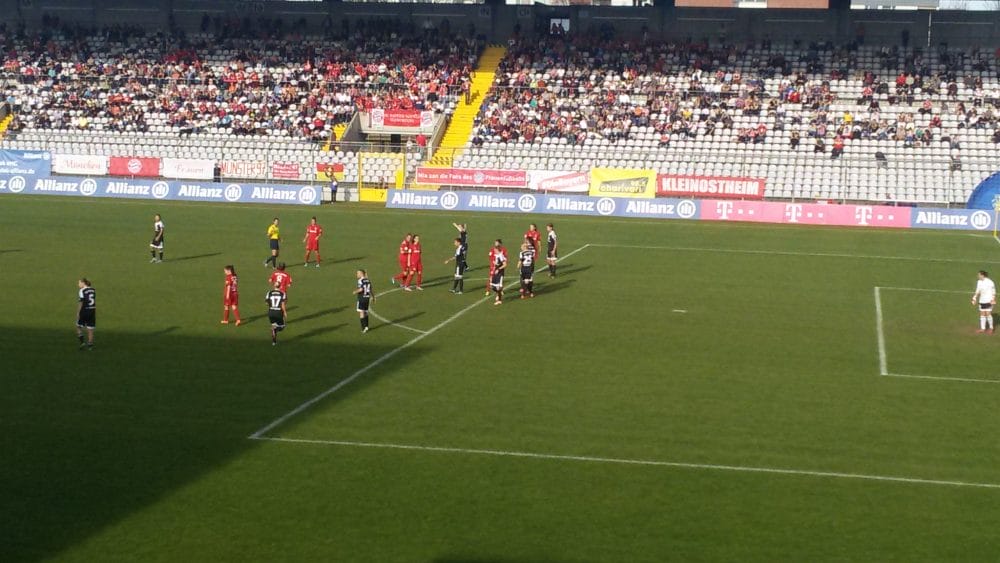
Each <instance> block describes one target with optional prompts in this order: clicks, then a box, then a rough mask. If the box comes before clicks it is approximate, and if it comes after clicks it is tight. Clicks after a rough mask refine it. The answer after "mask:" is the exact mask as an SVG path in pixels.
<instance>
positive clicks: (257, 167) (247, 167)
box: [219, 160, 267, 180]
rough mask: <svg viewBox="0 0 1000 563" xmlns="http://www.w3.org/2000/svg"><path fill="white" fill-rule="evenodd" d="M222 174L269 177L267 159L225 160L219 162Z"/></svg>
mask: <svg viewBox="0 0 1000 563" xmlns="http://www.w3.org/2000/svg"><path fill="white" fill-rule="evenodd" d="M219 170H220V174H221V175H222V177H223V178H252V179H261V180H263V179H264V178H267V161H265V160H223V161H220V162H219Z"/></svg>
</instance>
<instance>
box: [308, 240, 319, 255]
mask: <svg viewBox="0 0 1000 563" xmlns="http://www.w3.org/2000/svg"><path fill="white" fill-rule="evenodd" d="M306 250H307V251H309V252H313V251H315V252H319V241H318V240H312V239H309V240H307V241H306Z"/></svg>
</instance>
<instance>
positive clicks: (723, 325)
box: [0, 196, 1000, 563]
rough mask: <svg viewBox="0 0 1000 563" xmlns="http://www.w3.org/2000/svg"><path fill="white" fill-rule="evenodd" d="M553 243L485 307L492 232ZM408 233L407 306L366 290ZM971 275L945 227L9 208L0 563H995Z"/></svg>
mask: <svg viewBox="0 0 1000 563" xmlns="http://www.w3.org/2000/svg"><path fill="white" fill-rule="evenodd" d="M154 213H161V214H162V215H163V221H164V223H165V224H166V261H165V262H164V263H162V264H149V263H148V260H149V254H148V249H147V245H148V242H149V238H150V235H151V225H152V217H153V214H154ZM313 214H316V215H317V216H318V218H319V223H320V224H321V225H323V227H324V228H325V230H326V233H325V235H324V239H323V243H322V250H323V257H324V263H323V267H322V268H320V269H315V268H308V269H306V268H303V267H302V254H303V252H302V244H301V243H300V242H299V241H300V240H301V239H302V237H303V233H304V231H305V226H306V224H307V223H308V220H309V217H310V216H312V215H313ZM274 216H278V217H280V218H281V225H282V234H283V238H284V239H285V240H284V243H283V245H282V247H283V248H282V259H283V260H285V261H286V262H288V264H289V266H288V270H289V272H290V273H291V274H292V276H293V277H294V283H293V285H292V287H291V289H290V291H289V302H288V307H289V317H288V328H287V329H286V330H285V332H283V333H282V334H281V335H280V339H279V344H278V346H276V347H272V346H271V343H270V335H269V325H268V322H267V318H266V306H265V304H264V293H265V292H266V290H267V278H268V276H269V274H270V269H269V268H264V267H263V266H262V265H261V262H262V261H263V260H264V258H265V257H266V256H267V254H268V250H267V241H266V240H265V234H264V233H265V230H266V228H267V226H268V224H269V223H270V220H271V218H272V217H274ZM550 220H551V221H554V222H555V225H556V230H557V232H558V234H559V240H560V250H561V255H562V256H563V258H562V260H561V262H560V265H559V276H558V277H557V278H555V279H548V278H546V277H544V275H541V273H540V274H539V275H537V276H536V280H538V281H537V283H536V293H537V297H536V298H535V299H533V300H524V301H522V300H518V299H516V298H514V297H516V289H515V290H514V291H512V292H510V293H509V294H508V297H509V298H508V300H507V302H506V303H505V304H504V305H503V306H501V307H494V306H492V305H491V301H492V299H490V298H485V297H484V296H483V291H482V287H483V286H484V284H485V278H484V276H485V274H486V268H485V266H486V253H487V251H488V248H489V244H490V242H491V241H492V239H494V238H497V237H500V238H503V239H504V241H505V242H506V243H507V246H508V248H510V249H513V248H515V246H516V245H515V242H516V241H517V240H519V238H520V236H521V234H522V233H523V232H524V231H525V230H526V228H527V224H528V222H529V221H534V222H536V223H538V224H539V225H544V223H547V222H549V221H550ZM453 221H459V222H462V221H465V222H468V223H469V230H470V264H471V266H472V267H473V270H472V271H471V272H469V274H468V275H467V278H468V279H469V281H467V282H466V293H465V294H464V295H453V294H451V293H449V292H448V291H447V289H448V288H449V287H450V280H451V268H450V267H449V266H446V265H444V264H443V262H444V260H445V259H446V258H448V257H450V256H451V254H452V252H453V246H452V243H451V240H452V238H453V237H454V236H455V231H454V229H453V228H452V226H451V223H452V222H453ZM407 231H409V232H416V233H419V234H420V235H421V237H422V239H423V247H424V265H425V276H426V278H427V281H426V282H425V291H423V292H412V293H404V292H402V291H399V290H397V289H395V288H393V287H392V286H390V285H389V284H388V280H389V277H390V276H392V275H393V274H395V273H396V272H395V268H396V249H397V245H398V242H399V240H400V239H401V238H402V235H403V234H405V233H406V232H407ZM998 257H1000V246H998V245H997V243H996V242H994V240H993V239H992V238H991V237H990V236H989V235H976V234H968V233H962V232H944V231H901V230H892V231H889V230H852V229H838V228H801V227H780V226H755V225H747V224H734V223H701V222H681V221H670V222H668V221H642V220H613V219H607V218H582V217H581V218H568V217H557V218H550V217H544V216H532V217H528V216H523V215H521V216H515V215H502V214H465V215H463V214H445V213H438V212H412V211H397V210H386V209H381V208H377V207H370V206H363V205H345V206H325V207H322V208H313V209H307V208H292V207H280V208H277V207H275V208H268V207H261V206H239V205H230V206H223V205H210V204H183V203H165V202H137V201H111V200H88V201H81V200H71V199H60V198H45V197H17V196H5V197H4V198H3V199H2V200H0V269H2V271H3V272H4V274H5V279H6V280H7V282H6V284H5V285H6V286H5V288H4V292H3V295H4V301H5V306H4V310H5V312H6V314H5V315H4V317H3V319H2V320H0V324H2V326H3V328H4V331H3V337H2V338H0V353H2V354H3V358H4V360H5V361H4V364H5V366H6V368H5V369H3V370H2V372H0V421H2V432H0V451H2V452H3V459H4V461H3V463H0V535H2V537H3V541H2V542H0V561H40V560H58V561H248V560H249V561H373V562H387V561H401V562H424V561H426V562H432V561H433V562H442V563H443V562H459V561H463V562H464V561H474V562H487V561H490V562H493V561H502V562H525V561H538V562H542V561H546V562H547V561H556V562H569V561H574V562H576V561H588V562H604V561H628V562H637V561H667V560H675V561H701V560H716V561H718V560H725V561H734V560H738V561H776V560H781V561H823V560H838V561H843V560H851V561H858V560H864V561H890V560H894V561H908V562H909V561H942V560H962V561H979V560H993V559H995V558H996V554H997V553H998V552H1000V535H998V534H997V533H996V530H995V527H996V526H995V522H996V521H997V519H998V518H1000V443H998V440H997V437H996V436H997V412H998V411H1000V372H998V370H997V365H998V361H1000V341H998V340H997V339H998V338H1000V336H986V335H978V334H975V329H976V328H978V325H977V312H976V310H975V309H974V308H973V307H972V306H971V305H970V303H969V297H970V296H971V294H972V291H973V288H974V286H975V279H976V271H977V270H979V269H987V270H994V269H995V270H997V273H998V274H1000V267H998V265H997V264H998V263H1000V261H998V260H997V258H998ZM226 264H234V265H235V266H236V268H237V272H238V274H239V276H240V285H241V291H240V293H241V303H240V309H241V313H242V315H243V317H244V319H245V322H244V325H243V326H240V327H235V326H233V325H228V326H223V325H220V324H219V319H220V318H221V294H222V286H223V279H224V276H223V272H222V268H223V266H224V265H226ZM359 267H364V268H367V269H368V271H369V274H370V277H371V279H372V281H373V283H374V284H375V291H376V293H378V294H379V295H380V297H379V299H378V300H377V302H376V304H375V312H376V313H377V318H373V319H372V331H371V332H369V333H368V334H361V333H360V327H359V325H358V320H357V313H356V312H355V311H354V299H353V296H352V291H353V289H354V282H355V278H354V270H355V269H356V268H359ZM81 276H87V277H88V278H90V279H91V280H92V281H93V283H94V287H95V288H96V290H97V301H98V319H97V320H98V330H97V337H96V347H95V349H94V350H93V351H89V352H88V351H80V350H78V348H77V342H76V339H75V334H74V329H73V323H74V319H75V313H76V291H77V290H76V280H77V279H78V278H79V277H81ZM507 281H508V283H510V282H515V281H516V280H515V279H514V278H513V277H509V278H508V280H507Z"/></svg>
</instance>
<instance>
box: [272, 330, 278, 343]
mask: <svg viewBox="0 0 1000 563" xmlns="http://www.w3.org/2000/svg"><path fill="white" fill-rule="evenodd" d="M277 341H278V333H277V332H276V331H275V330H274V327H271V342H272V343H273V342H277Z"/></svg>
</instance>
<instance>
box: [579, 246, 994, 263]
mask: <svg viewBox="0 0 1000 563" xmlns="http://www.w3.org/2000/svg"><path fill="white" fill-rule="evenodd" d="M590 246H593V247H597V248H636V249H642V250H674V251H678V252H721V253H724V254H764V255H771V256H815V257H819V258H858V259H869V260H907V261H913V262H949V263H959V264H978V263H981V262H989V260H965V259H959V258H921V257H918V256H880V255H875V254H847V253H837V252H795V251H786V250H754V249H738V248H704V247H693V246H645V245H633V244H600V243H591V244H590Z"/></svg>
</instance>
